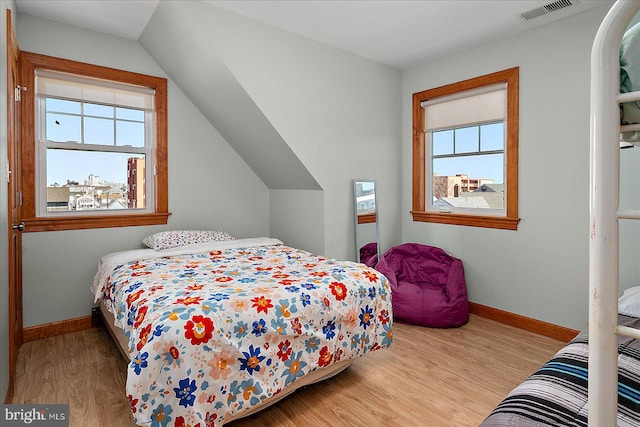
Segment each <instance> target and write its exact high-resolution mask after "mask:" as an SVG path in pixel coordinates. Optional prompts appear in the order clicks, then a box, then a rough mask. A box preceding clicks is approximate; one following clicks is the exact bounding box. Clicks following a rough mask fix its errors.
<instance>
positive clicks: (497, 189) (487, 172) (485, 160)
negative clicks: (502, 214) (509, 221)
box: [431, 154, 504, 209]
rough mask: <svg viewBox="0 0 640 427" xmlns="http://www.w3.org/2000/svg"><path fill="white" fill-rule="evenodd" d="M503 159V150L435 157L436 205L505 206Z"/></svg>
mask: <svg viewBox="0 0 640 427" xmlns="http://www.w3.org/2000/svg"><path fill="white" fill-rule="evenodd" d="M503 162H504V155H503V154H487V155H477V156H465V157H449V158H441V159H433V171H434V176H433V188H432V189H431V193H432V195H433V199H432V200H435V201H434V205H435V206H438V207H441V208H451V207H457V208H484V209H503V208H504V169H503V168H504V163H503ZM439 199H442V200H439Z"/></svg>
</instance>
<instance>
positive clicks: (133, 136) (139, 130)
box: [116, 120, 144, 147]
mask: <svg viewBox="0 0 640 427" xmlns="http://www.w3.org/2000/svg"><path fill="white" fill-rule="evenodd" d="M116 145H120V146H129V147H144V123H139V122H125V121H122V120H117V121H116Z"/></svg>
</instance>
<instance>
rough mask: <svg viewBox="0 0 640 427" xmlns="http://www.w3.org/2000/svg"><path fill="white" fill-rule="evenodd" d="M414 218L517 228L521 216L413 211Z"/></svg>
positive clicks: (499, 227) (454, 223)
mask: <svg viewBox="0 0 640 427" xmlns="http://www.w3.org/2000/svg"><path fill="white" fill-rule="evenodd" d="M411 214H412V215H413V220H414V221H417V222H434V223H438V224H452V225H467V226H470V227H484V228H498V229H502V230H517V229H518V223H519V222H520V218H509V217H502V216H500V217H493V216H480V215H464V214H454V213H435V212H423V211H412V212H411Z"/></svg>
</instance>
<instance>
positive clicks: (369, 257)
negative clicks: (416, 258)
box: [353, 179, 380, 267]
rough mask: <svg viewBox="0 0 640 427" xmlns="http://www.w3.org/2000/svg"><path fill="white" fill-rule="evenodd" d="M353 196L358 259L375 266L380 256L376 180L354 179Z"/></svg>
mask: <svg viewBox="0 0 640 427" xmlns="http://www.w3.org/2000/svg"><path fill="white" fill-rule="evenodd" d="M353 196H354V218H355V237H356V261H357V262H361V263H363V264H366V265H368V266H369V267H375V265H376V264H377V262H378V259H379V258H380V233H379V226H378V224H379V222H380V217H379V214H378V201H377V200H376V182H375V180H372V179H354V180H353Z"/></svg>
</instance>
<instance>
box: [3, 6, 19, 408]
mask: <svg viewBox="0 0 640 427" xmlns="http://www.w3.org/2000/svg"><path fill="white" fill-rule="evenodd" d="M7 9H11V14H12V17H13V21H14V23H15V10H16V7H15V2H14V1H13V0H11V1H7V0H2V1H0V171H4V170H5V169H6V164H7V156H8V153H7V90H6V87H7V38H6V34H7V18H6V13H7V12H6V10H7ZM8 204H9V200H8V195H7V184H6V180H5V175H4V172H0V319H1V320H0V399H2V401H3V402H4V396H5V393H6V392H7V387H8V385H9V322H8V320H7V319H9V310H8V309H9V306H8V299H9V298H8V296H9V286H8V284H9V276H8V274H9V273H8V271H9V265H8V263H7V260H8V256H9V255H8V254H7V250H8V248H9V236H8V235H7V228H8V224H7V217H8V216H9V211H8Z"/></svg>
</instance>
